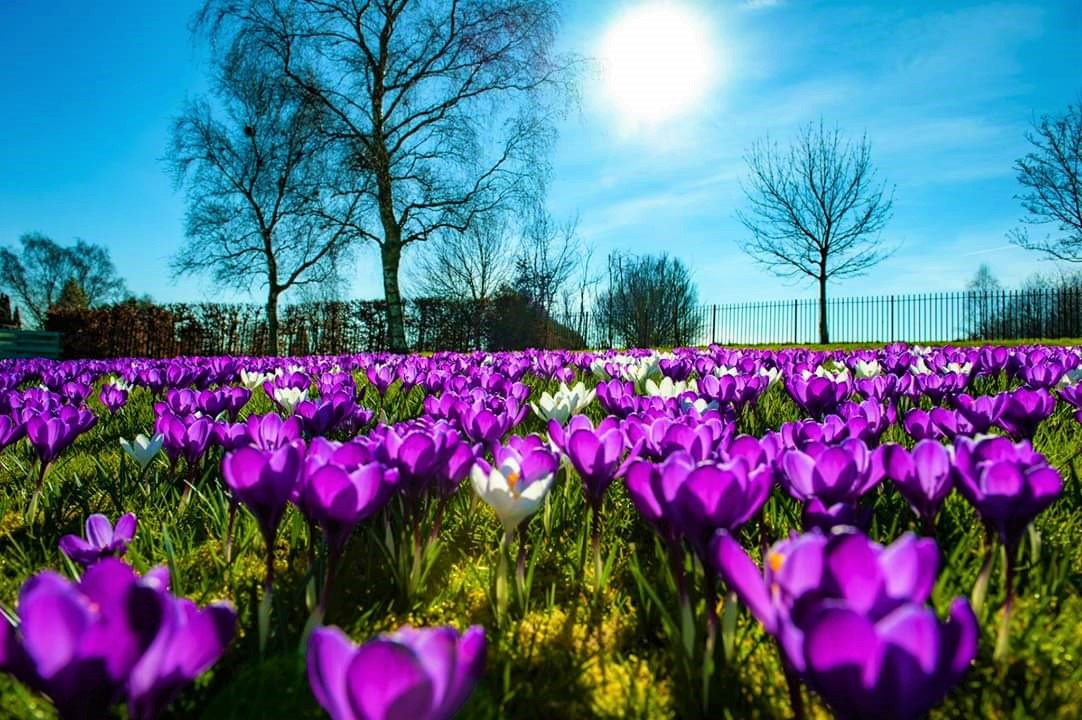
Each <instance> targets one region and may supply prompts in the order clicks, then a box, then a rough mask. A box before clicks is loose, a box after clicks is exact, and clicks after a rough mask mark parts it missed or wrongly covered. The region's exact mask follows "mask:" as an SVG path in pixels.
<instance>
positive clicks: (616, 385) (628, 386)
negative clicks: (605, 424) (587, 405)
mask: <svg viewBox="0 0 1082 720" xmlns="http://www.w3.org/2000/svg"><path fill="white" fill-rule="evenodd" d="M636 400H637V396H636V395H635V385H634V384H633V383H632V382H631V381H630V380H609V381H608V382H603V383H601V384H600V385H598V386H597V401H598V403H599V404H600V405H601V408H602V409H603V410H604V411H605V412H607V413H609V414H610V415H615V416H617V417H627V416H628V415H630V414H631V413H633V412H634V411H635V408H636V407H637V402H636Z"/></svg>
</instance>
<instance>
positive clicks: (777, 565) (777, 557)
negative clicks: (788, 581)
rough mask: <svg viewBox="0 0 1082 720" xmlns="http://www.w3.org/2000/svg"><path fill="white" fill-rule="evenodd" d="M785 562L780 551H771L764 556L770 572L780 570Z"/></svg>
mask: <svg viewBox="0 0 1082 720" xmlns="http://www.w3.org/2000/svg"><path fill="white" fill-rule="evenodd" d="M784 562H785V556H783V555H782V554H781V553H776V552H772V553H770V554H769V555H767V556H766V564H767V567H769V568H770V572H773V573H776V572H777V571H778V570H781V566H782V564H783V563H784Z"/></svg>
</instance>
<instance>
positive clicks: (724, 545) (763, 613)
mask: <svg viewBox="0 0 1082 720" xmlns="http://www.w3.org/2000/svg"><path fill="white" fill-rule="evenodd" d="M710 558H711V560H712V561H713V563H714V568H715V569H716V570H717V571H718V573H719V574H720V575H721V576H722V577H723V578H724V579H725V583H726V584H727V585H728V586H729V589H730V590H732V591H733V592H735V593H736V594H737V597H739V598H740V601H741V602H743V603H744V605H745V606H747V608H748V610H750V611H751V614H752V615H754V616H755V618H756V619H757V620H758V621H759V622H760V623H762V624H763V628H764V629H765V630H766V631H767V632H768V633H771V634H773V633H774V632H775V631H776V629H777V628H776V625H777V616H776V612H775V610H774V606H773V604H772V603H771V601H770V593H769V592H768V590H767V587H766V584H765V583H764V582H763V573H762V571H761V570H760V569H759V568H758V567H757V566H756V565H755V563H754V562H752V560H751V558H750V557H748V554H747V553H746V552H744V548H743V547H741V546H740V543H739V542H737V541H736V539H734V538H733V536H732V535H730V534H729V533H727V532H726V531H725V530H718V532H717V534H716V535H715V536H714V540H713V544H712V547H711V552H710Z"/></svg>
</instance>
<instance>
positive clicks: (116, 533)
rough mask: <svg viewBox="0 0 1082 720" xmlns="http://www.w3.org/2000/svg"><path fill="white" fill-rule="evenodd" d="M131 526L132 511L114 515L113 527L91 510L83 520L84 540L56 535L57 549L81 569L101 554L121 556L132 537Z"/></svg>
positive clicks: (132, 523)
mask: <svg viewBox="0 0 1082 720" xmlns="http://www.w3.org/2000/svg"><path fill="white" fill-rule="evenodd" d="M135 526H136V519H135V515H134V514H133V513H126V514H124V515H121V516H120V517H119V518H117V521H116V527H115V528H114V527H113V524H112V523H111V522H109V518H107V517H105V516H104V515H101V514H100V513H94V514H93V515H91V516H90V517H88V518H87V519H86V540H84V539H83V538H81V537H79V536H78V535H65V536H64V537H62V538H60V550H61V551H62V552H63V553H64V554H65V555H67V556H68V557H69V558H71V559H72V560H73V561H74V562H77V563H79V564H80V565H82V566H83V567H84V568H86V567H90V566H91V565H93V564H94V563H96V562H98V561H99V560H101V559H102V558H104V557H110V556H113V557H122V556H123V555H124V553H125V552H127V550H128V543H130V542H131V540H132V538H133V537H135Z"/></svg>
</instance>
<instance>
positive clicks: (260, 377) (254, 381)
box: [240, 370, 274, 390]
mask: <svg viewBox="0 0 1082 720" xmlns="http://www.w3.org/2000/svg"><path fill="white" fill-rule="evenodd" d="M273 377H274V376H273V375H271V374H269V373H261V372H256V371H254V370H253V371H248V370H241V371H240V384H241V385H243V386H244V387H246V388H248V389H249V390H255V389H256V388H257V387H259V386H260V385H262V384H263V382H264V381H266V380H270V379H272V378H273Z"/></svg>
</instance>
